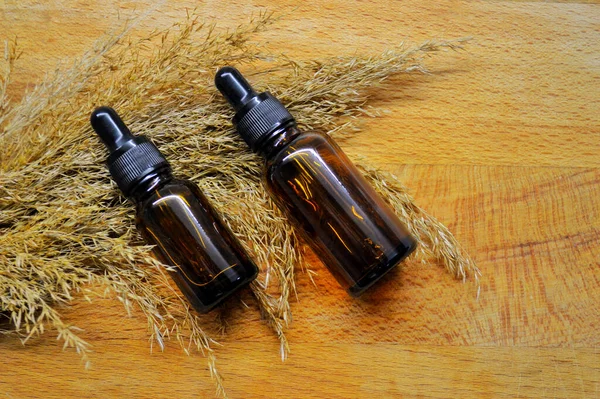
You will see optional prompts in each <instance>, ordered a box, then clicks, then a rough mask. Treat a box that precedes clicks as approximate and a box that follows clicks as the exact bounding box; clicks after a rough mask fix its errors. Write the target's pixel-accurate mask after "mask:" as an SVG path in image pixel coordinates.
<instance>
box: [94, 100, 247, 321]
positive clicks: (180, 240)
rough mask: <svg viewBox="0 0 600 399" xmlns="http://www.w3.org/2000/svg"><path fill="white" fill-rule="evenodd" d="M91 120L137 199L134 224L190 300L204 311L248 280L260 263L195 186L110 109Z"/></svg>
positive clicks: (122, 182)
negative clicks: (175, 172)
mask: <svg viewBox="0 0 600 399" xmlns="http://www.w3.org/2000/svg"><path fill="white" fill-rule="evenodd" d="M91 121H92V126H93V127H94V129H95V130H96V132H97V133H98V134H99V135H100V137H101V138H102V140H103V141H104V143H105V144H106V145H107V147H108V148H109V150H110V151H111V155H110V156H109V159H108V164H109V169H110V171H111V174H112V175H113V178H114V179H115V181H116V182H117V184H118V185H119V188H121V190H122V191H123V193H124V194H125V195H126V196H127V197H128V198H129V199H130V200H132V201H133V202H134V203H135V204H136V224H137V227H138V229H139V230H140V232H141V234H142V236H143V237H144V238H145V240H146V242H148V243H149V244H153V245H155V248H154V253H155V255H156V256H157V258H158V259H159V260H160V261H161V262H163V263H164V264H166V265H169V266H171V267H172V268H171V269H170V270H169V273H170V275H171V277H172V278H173V280H174V281H175V283H176V284H177V286H178V287H179V289H180V290H181V292H182V293H183V295H184V296H185V297H186V298H187V299H188V301H189V302H190V303H191V305H192V306H193V307H194V308H195V309H196V310H197V311H198V312H201V313H206V312H208V311H210V310H211V309H213V308H214V307H215V306H217V305H218V304H219V303H221V302H222V301H223V300H224V299H225V298H227V297H229V296H230V295H231V294H233V293H234V292H235V291H236V290H238V289H239V288H241V287H243V286H244V285H246V284H248V283H250V282H251V281H252V280H254V278H256V275H257V273H258V269H257V268H256V266H255V265H254V264H253V263H252V261H251V260H250V259H249V257H248V256H247V254H246V252H245V251H244V249H243V248H242V246H241V244H240V243H239V242H238V241H237V240H236V238H235V237H234V236H233V233H232V232H231V231H230V230H229V229H228V228H227V226H226V225H225V224H224V223H223V221H222V220H221V218H220V217H219V215H218V214H217V213H216V212H215V210H214V209H213V208H212V207H211V206H210V204H209V202H208V200H207V199H206V197H205V196H204V195H203V194H202V192H201V191H200V190H199V189H198V187H197V186H196V185H195V184H193V183H192V182H190V181H186V180H177V179H174V178H173V176H172V175H171V169H170V166H169V164H168V163H167V161H166V160H165V159H164V158H163V157H162V155H161V154H160V152H159V151H158V149H157V148H156V147H155V146H154V145H153V144H152V143H151V142H150V141H148V140H147V139H146V138H144V137H140V136H138V137H135V136H133V135H132V134H131V133H130V132H129V130H128V129H127V127H126V126H125V125H124V124H123V122H122V121H121V120H120V118H119V117H118V115H117V114H116V113H115V112H114V110H112V109H110V108H108V107H101V108H98V109H97V110H95V111H94V113H93V114H92V118H91Z"/></svg>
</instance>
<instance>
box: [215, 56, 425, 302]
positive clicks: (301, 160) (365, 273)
mask: <svg viewBox="0 0 600 399" xmlns="http://www.w3.org/2000/svg"><path fill="white" fill-rule="evenodd" d="M215 84H216V86H217V88H218V89H219V90H220V91H221V93H222V94H223V95H224V96H225V97H226V98H227V100H228V101H229V103H230V104H231V105H232V106H233V107H234V108H235V110H236V115H235V116H234V118H233V122H234V124H235V125H236V127H237V130H238V132H239V133H240V135H241V136H242V138H244V140H245V141H246V142H247V143H248V145H249V146H250V147H251V148H252V149H253V150H254V151H255V152H258V153H259V154H262V155H263V156H264V157H265V159H266V173H265V176H266V184H267V187H268V189H269V191H270V193H271V195H272V197H273V199H274V201H275V202H276V203H277V204H278V206H279V207H280V208H282V209H283V210H284V211H285V212H286V213H287V215H288V217H289V218H290V219H291V220H292V222H293V223H294V224H295V226H296V227H297V228H298V229H299V231H300V232H301V233H302V235H303V237H304V239H305V240H306V241H307V243H308V244H309V245H310V246H311V248H312V249H313V250H314V251H315V253H316V254H317V255H318V256H319V258H320V259H321V261H323V263H324V264H325V265H326V266H327V267H328V268H329V269H330V270H331V272H332V273H333V274H334V275H335V276H336V278H337V279H338V281H339V282H340V283H341V284H342V286H343V287H345V288H346V289H347V290H348V292H349V293H350V294H351V295H353V296H359V295H360V294H361V293H363V292H364V291H365V290H366V289H367V288H368V287H370V286H371V285H372V284H373V283H375V282H376V281H377V280H378V279H379V278H381V277H382V276H383V275H384V274H385V273H386V272H388V271H389V270H390V269H392V268H393V267H394V266H395V265H397V264H398V263H399V262H400V261H402V260H403V259H404V258H406V257H407V256H408V255H409V254H410V253H411V252H412V251H413V250H414V249H415V247H416V241H415V240H414V239H413V238H412V237H411V236H410V235H409V234H408V232H407V231H406V228H405V227H404V226H403V225H402V223H401V222H400V221H399V220H398V217H397V216H396V215H395V214H394V213H393V211H392V210H391V209H390V207H389V206H388V205H387V204H386V203H385V202H384V201H383V200H382V199H381V198H380V197H379V196H378V195H377V193H376V192H375V191H374V189H373V188H372V187H371V186H370V185H369V183H368V182H367V181H366V180H365V178H364V177H363V176H362V175H361V173H360V172H359V171H358V170H357V169H356V167H355V166H354V165H353V164H352V163H351V162H350V160H349V159H348V157H347V156H346V155H345V154H344V153H343V151H342V150H341V149H340V147H339V146H338V145H337V144H336V143H335V142H334V141H333V140H331V138H329V137H328V136H325V135H321V134H317V133H303V132H301V131H300V130H298V128H297V126H296V122H295V120H294V118H293V117H292V116H291V115H290V113H289V112H288V111H287V110H286V109H285V107H284V106H283V105H282V104H281V103H280V102H279V101H278V100H277V99H276V98H275V97H273V96H272V95H271V94H269V93H261V94H258V93H256V92H255V91H254V90H253V89H252V87H251V86H250V85H249V83H248V82H247V81H246V80H245V79H244V78H243V77H242V76H241V74H240V73H239V72H238V71H237V70H236V69H234V68H231V67H225V68H222V69H220V70H219V71H218V72H217V75H216V78H215Z"/></svg>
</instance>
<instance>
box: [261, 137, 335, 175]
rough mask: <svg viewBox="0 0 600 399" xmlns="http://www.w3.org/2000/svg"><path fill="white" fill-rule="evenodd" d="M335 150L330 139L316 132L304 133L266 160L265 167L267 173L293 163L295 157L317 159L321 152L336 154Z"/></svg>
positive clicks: (333, 143)
mask: <svg viewBox="0 0 600 399" xmlns="http://www.w3.org/2000/svg"><path fill="white" fill-rule="evenodd" d="M337 149H338V147H337V144H336V143H335V142H334V141H333V140H332V139H331V137H329V136H327V135H325V134H321V133H316V132H305V133H302V134H300V135H298V136H297V137H295V138H294V139H293V140H291V141H290V142H289V143H288V144H287V145H286V146H285V147H283V148H282V149H281V150H280V151H278V152H277V154H275V155H274V156H272V157H271V158H270V159H268V160H267V163H266V167H267V170H268V171H269V170H271V169H273V168H276V167H278V166H279V165H282V164H285V163H288V162H293V161H294V159H295V158H296V157H297V156H302V157H315V156H316V157H319V154H321V153H323V152H330V151H333V152H337Z"/></svg>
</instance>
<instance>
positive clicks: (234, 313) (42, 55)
mask: <svg viewBox="0 0 600 399" xmlns="http://www.w3.org/2000/svg"><path fill="white" fill-rule="evenodd" d="M594 3H595V2H579V1H567V2H527V1H517V2H512V1H466V2H465V1H446V0H442V1H436V2H421V1H416V0H409V1H402V2H390V1H386V0H363V1H356V2H350V1H345V0H343V1H342V0H318V1H313V2H310V3H307V4H305V3H302V4H300V3H299V2H296V1H287V0H277V1H254V0H246V1H237V0H236V1H227V2H224V1H215V0H210V1H205V2H201V3H200V2H196V1H192V0H189V1H188V0H173V1H162V2H158V3H155V2H151V1H149V0H139V1H122V2H117V1H112V0H111V1H100V0H55V1H51V2H46V1H41V0H37V1H36V0H24V1H19V0H0V32H1V33H2V35H1V37H2V38H10V37H12V36H14V35H16V36H18V38H19V43H20V48H21V49H22V50H23V51H24V54H23V57H22V58H21V60H20V62H19V63H18V64H17V68H16V69H17V71H16V73H15V75H14V78H15V85H14V86H13V89H12V91H11V94H12V95H13V96H15V98H19V97H20V96H21V95H22V93H23V92H24V91H25V90H26V89H27V88H28V87H31V86H32V85H34V84H35V83H36V82H38V81H39V80H40V79H42V78H43V75H44V72H45V71H49V70H51V69H53V68H54V66H55V65H56V62H57V60H59V59H62V58H65V57H74V56H77V55H79V54H80V53H82V52H83V51H84V50H85V49H86V48H88V47H89V46H90V45H91V44H92V43H93V42H94V40H95V39H96V38H97V37H99V36H100V35H101V34H102V33H103V32H104V31H106V30H107V29H109V28H110V27H111V26H115V25H116V24H119V23H120V22H119V19H118V18H119V16H120V18H125V17H128V16H132V15H139V14H142V13H145V12H147V11H148V10H149V9H150V8H152V7H157V8H158V11H157V12H153V13H150V14H149V16H148V17H147V19H146V20H145V21H144V22H143V23H142V24H141V25H140V28H139V29H140V30H141V31H142V32H143V31H149V30H150V29H152V28H154V27H165V26H168V25H170V24H171V23H172V22H175V21H177V20H178V19H181V18H184V16H185V10H186V8H188V9H193V8H197V12H198V13H199V14H201V15H203V16H206V17H207V18H212V19H214V20H216V21H218V22H219V23H220V24H222V25H223V26H233V25H235V24H237V23H239V22H242V21H244V20H245V19H246V18H247V17H248V15H250V14H252V13H256V12H258V11H260V10H263V9H265V8H267V9H270V10H283V11H286V10H287V11H289V10H290V9H291V8H292V7H297V8H296V9H295V10H294V11H293V13H292V14H291V15H290V16H288V17H287V18H286V19H285V20H283V21H282V22H280V23H279V24H278V25H277V26H276V27H275V28H274V29H272V30H270V31H269V32H267V33H265V34H264V35H263V38H264V40H267V41H268V42H269V43H270V44H271V45H275V46H279V47H280V48H282V49H284V50H285V51H286V53H287V54H289V55H290V56H292V57H294V58H298V59H309V58H320V57H326V56H331V55H338V54H363V53H369V54H374V53H377V52H379V51H383V50H385V49H386V48H389V47H391V46H394V45H396V44H398V43H399V42H401V41H408V42H420V41H423V40H425V39H429V38H456V37H463V36H473V37H474V41H473V42H472V43H471V44H470V45H469V47H468V51H467V52H462V53H451V54H444V55H441V56H437V57H436V58H434V59H431V60H430V61H428V65H429V66H430V67H431V70H432V72H433V73H432V74H431V75H412V76H408V77H402V78H398V79H394V80H393V81H392V82H391V84H389V85H387V86H386V87H385V89H383V90H381V91H380V92H378V93H377V94H376V95H375V99H374V104H375V105H377V106H382V107H384V108H386V109H387V110H389V113H387V114H385V115H384V116H383V117H381V118H376V119H367V120H364V123H363V127H364V132H363V133H362V134H360V135H359V136H357V137H355V138H353V139H352V140H351V141H350V143H348V144H347V145H346V146H345V147H346V148H347V151H348V152H349V153H350V154H353V155H358V154H360V155H364V156H367V157H368V158H369V159H370V160H371V161H372V162H373V163H375V164H377V165H379V166H381V167H382V168H384V169H387V170H389V171H392V172H394V173H396V174H397V175H398V176H399V177H400V178H401V180H402V181H403V182H404V183H405V184H406V185H407V186H408V187H409V188H410V190H411V192H412V194H413V195H414V197H416V198H417V200H418V202H419V203H420V204H421V205H422V206H423V207H425V208H426V209H428V210H429V211H430V213H432V214H433V215H435V216H436V217H438V218H439V219H441V220H442V221H443V222H445V223H446V224H447V225H448V226H449V227H450V228H451V229H452V231H454V232H455V234H456V235H457V237H458V238H459V239H460V240H461V242H462V243H463V244H464V246H465V248H466V249H467V250H468V251H469V252H470V253H471V254H472V255H473V257H474V258H475V259H476V261H477V262H478V265H479V267H480V269H481V270H482V272H483V277H482V285H481V295H480V298H479V300H476V298H475V288H474V286H473V285H472V284H466V285H463V284H462V283H458V282H455V281H454V280H452V278H451V277H450V276H448V275H446V274H444V273H443V272H441V270H440V269H439V268H438V267H436V266H422V265H420V264H418V263H415V262H409V264H407V265H406V267H405V268H404V269H403V270H402V271H396V272H395V273H394V274H393V276H392V278H390V279H388V280H387V281H386V282H385V283H383V284H381V285H380V286H378V287H377V288H376V289H374V290H373V291H372V292H371V293H370V294H368V295H366V296H365V297H364V298H363V299H360V300H354V299H351V298H349V297H348V296H346V294H345V293H344V292H343V291H342V290H341V289H339V287H338V286H337V285H336V283H335V282H334V280H333V278H332V277H331V276H330V275H329V274H328V273H327V272H326V271H325V270H324V269H323V268H322V267H321V266H319V265H315V266H314V268H315V270H316V271H317V272H318V277H317V279H316V283H317V285H316V286H313V285H311V283H310V282H309V281H308V278H307V276H306V275H304V274H302V273H300V276H299V282H298V301H297V302H294V303H293V310H294V322H293V325H292V328H291V329H290V331H289V334H288V336H289V340H290V342H291V350H292V352H291V355H290V358H289V360H288V361H286V362H285V363H281V361H280V360H279V353H278V343H277V340H276V338H275V337H274V336H273V334H271V333H270V331H269V329H268V328H267V327H266V326H265V325H264V323H263V322H262V321H261V320H260V317H259V316H258V313H257V312H256V305H254V304H253V302H252V300H251V298H250V297H249V295H248V294H245V296H243V298H244V300H245V301H246V302H247V303H249V304H250V309H245V308H244V307H243V306H242V305H241V304H240V303H238V302H235V301H234V303H233V304H231V305H229V306H228V309H227V310H226V312H225V314H224V316H223V315H221V317H226V321H227V323H228V330H227V332H226V334H225V335H223V336H218V337H217V338H218V340H219V342H221V343H222V344H223V346H222V347H219V348H217V356H218V366H219V368H220V370H221V372H222V374H223V376H224V377H225V384H226V387H227V389H228V393H229V395H230V396H231V397H232V398H262V397H272V398H287V397H292V398H293V397H303V398H325V397H327V398H354V397H357V398H373V397H382V398H397V397H423V398H449V397H490V398H491V397H494V398H496V397H502V398H517V397H520V398H539V397H574V398H594V397H596V398H597V397H600V331H599V330H600V267H599V266H600V265H599V261H598V257H599V255H600V250H599V245H598V244H599V238H600V169H599V167H600V5H598V4H594ZM65 313H66V315H67V318H68V320H69V321H71V322H72V323H73V324H75V325H77V326H79V327H81V328H83V329H84V330H85V332H83V336H84V337H85V338H86V339H88V340H89V341H90V342H91V343H92V344H93V350H94V352H93V353H92V354H91V361H92V368H91V369H90V370H88V371H86V370H84V369H83V367H82V365H81V364H80V362H79V358H78V355H77V354H75V353H73V352H72V351H68V350H67V351H66V352H62V350H61V348H60V346H59V345H57V343H56V341H55V340H54V337H53V335H52V333H51V332H50V333H48V334H46V335H45V336H43V337H42V338H39V339H35V340H32V341H31V342H30V343H29V344H28V345H26V346H24V347H23V346H22V345H21V344H20V342H19V341H18V340H15V339H14V338H7V337H0V358H1V359H2V363H3V367H2V371H1V372H0V397H5V398H34V397H39V398H83V397H89V398H96V397H98V398H107V397H115V398H121V397H127V398H130V399H133V398H149V397H152V398H174V397H180V398H191V397H212V396H213V394H214V388H213V385H212V383H211V381H210V379H209V377H208V372H207V369H206V362H205V360H204V359H203V358H202V356H200V355H193V356H190V357H188V356H185V355H184V354H183V353H182V351H181V350H180V349H179V347H178V345H177V344H176V343H171V344H169V345H168V346H167V348H166V351H165V352H157V351H154V352H153V353H150V351H149V343H148V338H147V332H146V324H145V319H144V317H143V316H142V315H141V314H133V315H132V317H127V316H126V315H125V313H124V311H123V309H122V307H121V305H120V304H119V303H118V302H116V301H111V300H98V301H96V302H94V303H93V304H91V305H90V304H85V303H76V304H74V306H73V307H72V308H71V309H68V310H65ZM215 317H217V316H215ZM207 328H209V329H210V326H208V327H207Z"/></svg>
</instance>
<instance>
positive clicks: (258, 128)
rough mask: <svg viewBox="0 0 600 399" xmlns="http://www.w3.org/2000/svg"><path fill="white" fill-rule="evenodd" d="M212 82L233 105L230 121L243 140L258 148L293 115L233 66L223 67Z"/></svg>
mask: <svg viewBox="0 0 600 399" xmlns="http://www.w3.org/2000/svg"><path fill="white" fill-rule="evenodd" d="M215 85H216V86H217V89H219V91H220V92H221V94H223V96H224V97H225V98H226V99H227V101H229V104H231V106H232V107H233V108H234V109H235V111H236V114H235V116H234V117H233V123H234V125H235V126H236V128H237V131H238V133H239V134H240V136H242V138H243V139H244V141H245V142H246V143H247V144H248V145H249V146H250V148H252V150H253V151H258V150H259V149H260V147H261V145H262V144H263V142H264V140H265V139H266V138H267V137H269V136H270V134H271V133H272V132H274V131H275V130H277V129H279V128H280V127H282V126H283V125H285V124H287V123H289V122H292V121H294V117H293V116H292V115H291V114H290V113H289V112H288V110H287V109H286V108H285V107H284V106H283V104H281V103H280V102H279V100H277V99H276V98H275V97H273V95H271V93H268V92H265V93H261V94H258V93H257V92H256V91H254V89H253V88H252V86H250V83H248V81H247V80H246V79H244V77H243V76H242V74H241V73H240V72H239V71H238V70H237V69H235V68H232V67H223V68H221V69H219V71H218V72H217V74H216V76H215Z"/></svg>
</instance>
